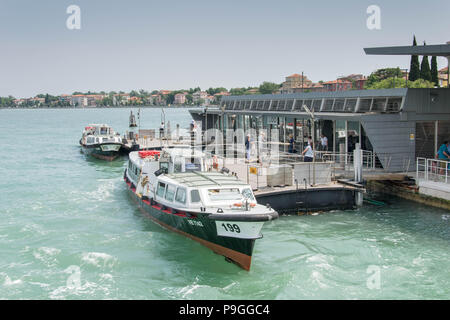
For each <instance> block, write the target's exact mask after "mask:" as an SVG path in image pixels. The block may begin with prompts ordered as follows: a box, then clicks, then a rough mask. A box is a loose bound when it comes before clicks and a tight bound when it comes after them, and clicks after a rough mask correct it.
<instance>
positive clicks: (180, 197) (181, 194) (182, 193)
mask: <svg viewBox="0 0 450 320" xmlns="http://www.w3.org/2000/svg"><path fill="white" fill-rule="evenodd" d="M175 201H177V202H181V203H186V189H185V188H178V189H177V195H176V196H175Z"/></svg>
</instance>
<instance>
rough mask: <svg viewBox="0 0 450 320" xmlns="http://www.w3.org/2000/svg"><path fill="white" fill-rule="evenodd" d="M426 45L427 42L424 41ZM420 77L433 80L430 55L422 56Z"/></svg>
mask: <svg viewBox="0 0 450 320" xmlns="http://www.w3.org/2000/svg"><path fill="white" fill-rule="evenodd" d="M423 45H424V46H426V45H427V44H426V43H425V42H424V43H423ZM419 78H420V79H423V80H427V81H431V69H430V62H429V61H428V56H423V58H422V64H421V65H420V76H419Z"/></svg>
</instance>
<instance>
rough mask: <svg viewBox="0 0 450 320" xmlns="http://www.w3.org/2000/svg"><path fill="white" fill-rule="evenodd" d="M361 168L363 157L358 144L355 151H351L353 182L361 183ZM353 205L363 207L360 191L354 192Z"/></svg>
mask: <svg viewBox="0 0 450 320" xmlns="http://www.w3.org/2000/svg"><path fill="white" fill-rule="evenodd" d="M362 166H363V157H362V150H361V145H360V144H359V143H357V144H356V147H355V150H353V167H354V170H355V182H357V183H361V182H362V181H363V179H362ZM355 203H356V205H357V206H358V207H361V206H362V205H363V193H362V192H360V191H356V193H355Z"/></svg>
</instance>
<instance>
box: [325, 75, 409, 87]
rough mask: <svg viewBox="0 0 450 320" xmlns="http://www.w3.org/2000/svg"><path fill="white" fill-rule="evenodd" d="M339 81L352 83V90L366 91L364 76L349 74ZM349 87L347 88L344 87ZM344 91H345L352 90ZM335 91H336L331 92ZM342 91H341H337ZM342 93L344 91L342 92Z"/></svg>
mask: <svg viewBox="0 0 450 320" xmlns="http://www.w3.org/2000/svg"><path fill="white" fill-rule="evenodd" d="M404 78H406V74H404ZM337 80H343V81H350V82H351V83H352V87H351V88H350V89H356V90H364V85H365V84H366V81H367V78H366V77H365V76H364V75H362V74H359V73H358V74H349V75H348V76H344V77H339V78H337ZM344 87H347V86H344ZM350 89H344V90H350ZM331 91H335V90H331ZM337 91H340V90H337ZM341 91H342V90H341Z"/></svg>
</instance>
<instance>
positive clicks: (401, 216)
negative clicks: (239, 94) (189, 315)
mask: <svg viewBox="0 0 450 320" xmlns="http://www.w3.org/2000/svg"><path fill="white" fill-rule="evenodd" d="M135 111H136V110H135ZM128 115H129V109H113V110H102V109H91V110H0V132H1V146H2V148H1V150H2V154H1V157H0V176H1V179H0V194H1V201H0V215H1V220H0V299H311V298H313V299H370V298H375V299H421V298H424V299H431V298H440V299H448V298H450V292H449V290H450V289H449V288H450V272H449V266H450V250H449V244H450V213H449V212H447V211H443V210H438V209H433V208H429V207H425V206H421V205H418V204H415V203H411V202H406V201H403V200H400V199H396V198H393V199H388V200H387V202H388V205H386V206H382V207H374V206H366V207H364V208H362V209H359V210H355V211H345V212H344V211H336V212H329V213H325V214H321V215H317V216H302V217H294V216H290V217H287V216H284V217H281V218H280V219H278V220H277V221H273V222H271V223H268V224H266V225H265V227H264V229H263V232H264V238H263V239H261V240H259V241H257V243H256V246H255V251H254V256H253V265H252V269H251V271H250V272H247V271H244V270H241V269H239V268H238V267H236V266H235V265H233V264H229V263H227V262H225V261H224V258H223V257H221V256H218V255H215V254H214V253H212V252H211V251H209V250H208V249H206V248H204V247H203V246H201V245H200V244H198V243H196V242H193V241H191V240H189V239H186V238H184V237H182V236H180V235H178V234H174V233H171V232H168V231H166V230H164V229H162V228H161V227H160V226H158V225H155V224H154V223H153V222H151V221H149V220H147V219H146V218H144V217H142V216H141V214H140V213H139V211H138V210H137V209H136V207H135V206H134V204H133V202H132V201H131V199H129V197H128V195H127V193H126V188H125V184H124V183H123V180H122V178H121V177H122V174H123V169H124V166H125V164H126V159H118V160H116V161H113V162H111V163H108V162H103V161H100V160H94V159H90V158H86V157H85V156H84V155H83V154H82V153H81V152H80V147H79V145H78V140H79V138H80V136H81V131H82V128H83V127H84V126H85V125H86V124H88V123H108V124H110V125H112V126H113V127H114V128H115V129H116V130H117V131H119V132H120V133H123V132H125V130H127V129H128V128H127V125H128ZM166 119H167V120H170V121H171V124H172V126H175V124H176V123H179V124H180V125H181V127H187V125H188V124H189V121H190V117H189V114H188V112H187V111H185V110H169V109H166ZM159 121H160V111H159V110H158V109H152V110H150V109H145V110H144V111H143V115H142V118H141V125H142V127H143V128H152V127H157V126H158V123H159Z"/></svg>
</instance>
